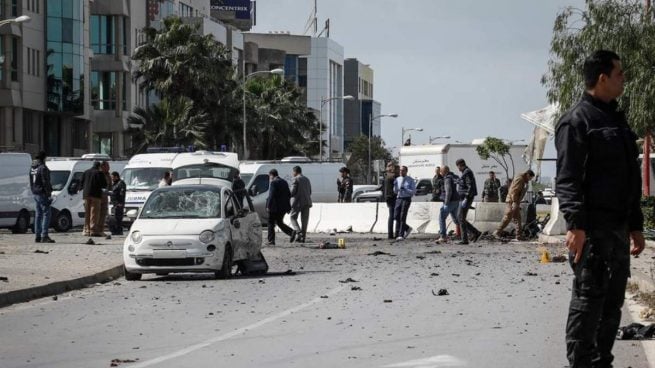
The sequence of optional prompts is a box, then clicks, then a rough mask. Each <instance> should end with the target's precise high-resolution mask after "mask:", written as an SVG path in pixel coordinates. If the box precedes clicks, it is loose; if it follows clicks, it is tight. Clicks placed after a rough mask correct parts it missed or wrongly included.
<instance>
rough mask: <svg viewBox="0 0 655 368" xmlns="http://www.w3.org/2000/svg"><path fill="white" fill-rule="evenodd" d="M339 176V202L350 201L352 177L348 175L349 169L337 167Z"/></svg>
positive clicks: (351, 199)
mask: <svg viewBox="0 0 655 368" xmlns="http://www.w3.org/2000/svg"><path fill="white" fill-rule="evenodd" d="M339 174H340V175H341V178H340V179H339V180H337V186H338V187H339V202H341V203H350V202H352V201H353V179H352V178H351V177H350V169H348V168H347V167H345V166H344V167H342V168H340V169H339Z"/></svg>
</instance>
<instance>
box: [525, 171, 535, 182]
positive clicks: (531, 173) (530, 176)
mask: <svg viewBox="0 0 655 368" xmlns="http://www.w3.org/2000/svg"><path fill="white" fill-rule="evenodd" d="M523 175H525V178H526V179H527V180H528V181H530V180H532V179H534V177H535V175H534V171H532V170H528V171H526V172H525V173H524V174H523Z"/></svg>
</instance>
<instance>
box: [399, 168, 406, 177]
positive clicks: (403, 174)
mask: <svg viewBox="0 0 655 368" xmlns="http://www.w3.org/2000/svg"><path fill="white" fill-rule="evenodd" d="M400 176H407V166H401V167H400Z"/></svg>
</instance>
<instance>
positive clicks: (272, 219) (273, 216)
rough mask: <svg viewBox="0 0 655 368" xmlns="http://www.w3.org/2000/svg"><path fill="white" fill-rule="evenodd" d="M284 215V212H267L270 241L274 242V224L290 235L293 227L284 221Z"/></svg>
mask: <svg viewBox="0 0 655 368" xmlns="http://www.w3.org/2000/svg"><path fill="white" fill-rule="evenodd" d="M284 215H285V213H284V212H282V213H277V212H272V213H269V214H268V241H269V242H270V243H275V225H277V226H278V227H279V228H280V230H282V231H283V232H284V233H285V234H287V235H289V236H291V233H292V232H293V229H292V228H290V227H289V226H287V224H285V223H284Z"/></svg>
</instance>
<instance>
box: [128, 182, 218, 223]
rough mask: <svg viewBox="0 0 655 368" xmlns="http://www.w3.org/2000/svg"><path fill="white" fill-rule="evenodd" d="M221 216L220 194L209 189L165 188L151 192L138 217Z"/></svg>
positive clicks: (181, 217)
mask: <svg viewBox="0 0 655 368" xmlns="http://www.w3.org/2000/svg"><path fill="white" fill-rule="evenodd" d="M220 216H221V195H220V191H218V190H211V189H188V188H184V189H177V188H175V189H167V190H162V191H158V192H155V193H153V194H152V195H151V196H150V198H148V201H147V202H146V204H145V206H143V211H142V212H141V216H140V218H147V219H165V218H180V219H183V218H218V217H220Z"/></svg>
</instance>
